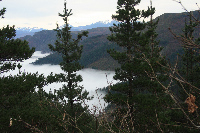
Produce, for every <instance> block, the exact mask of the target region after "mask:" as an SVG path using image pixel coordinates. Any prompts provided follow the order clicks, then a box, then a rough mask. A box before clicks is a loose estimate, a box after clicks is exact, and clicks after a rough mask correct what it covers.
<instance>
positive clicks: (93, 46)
mask: <svg viewBox="0 0 200 133" xmlns="http://www.w3.org/2000/svg"><path fill="white" fill-rule="evenodd" d="M193 15H194V16H195V17H197V18H198V16H199V13H198V11H194V12H193ZM157 19H159V23H158V25H157V29H156V32H157V33H158V37H157V39H158V40H160V46H162V47H164V49H163V51H162V53H161V54H162V55H165V56H166V57H167V58H169V59H171V60H174V59H176V56H177V53H180V54H181V53H183V50H182V47H181V43H180V42H179V41H178V40H176V39H175V38H174V36H173V35H172V33H171V32H170V31H169V28H170V29H171V31H172V32H173V33H175V34H177V35H181V34H183V29H184V25H185V20H187V21H189V17H188V13H165V14H163V15H161V16H159V17H157V18H155V19H154V20H157ZM113 23H114V22H113V21H111V22H107V23H104V22H97V23H95V24H91V25H88V26H85V27H79V29H78V28H77V30H76V31H73V30H72V32H71V33H72V37H73V38H76V36H77V35H78V33H79V32H80V30H81V29H87V28H88V31H89V36H88V37H87V38H83V40H82V41H81V42H80V44H81V45H83V53H82V57H81V61H80V62H81V64H82V65H84V66H85V67H88V68H95V69H102V70H113V69H114V68H116V67H117V66H119V64H117V62H116V61H114V60H113V59H112V58H111V57H110V56H109V55H108V53H107V49H113V48H115V49H118V50H121V49H120V48H119V47H118V46H117V45H116V44H114V43H112V42H109V41H108V40H107V36H108V35H109V34H110V31H109V28H108V27H109V26H112V24H113ZM96 26H98V28H97V27H96ZM93 27H94V28H93ZM73 29H76V28H73ZM199 32H200V27H197V28H196V29H195V31H194V37H199ZM21 39H23V40H24V39H25V40H27V41H29V45H30V47H35V48H36V50H37V51H43V52H51V51H50V50H49V48H48V44H54V42H55V40H56V32H55V31H53V30H42V31H40V32H36V33H35V34H34V35H32V36H31V35H27V36H25V37H22V38H21ZM61 60H62V59H61V57H60V56H59V55H57V54H51V55H49V56H47V57H45V58H43V59H40V60H38V61H37V62H36V64H59V62H60V61H61Z"/></svg>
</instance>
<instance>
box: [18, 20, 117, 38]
mask: <svg viewBox="0 0 200 133" xmlns="http://www.w3.org/2000/svg"><path fill="white" fill-rule="evenodd" d="M113 23H118V22H117V21H114V20H113V21H99V22H96V23H92V24H90V25H85V26H78V27H73V26H72V25H70V27H71V31H81V30H87V29H92V28H97V27H110V26H112V25H113ZM55 28H56V25H55ZM42 30H47V29H43V28H37V27H33V28H30V27H22V28H16V37H15V38H20V37H24V36H26V35H31V36H32V35H34V33H35V32H39V31H42Z"/></svg>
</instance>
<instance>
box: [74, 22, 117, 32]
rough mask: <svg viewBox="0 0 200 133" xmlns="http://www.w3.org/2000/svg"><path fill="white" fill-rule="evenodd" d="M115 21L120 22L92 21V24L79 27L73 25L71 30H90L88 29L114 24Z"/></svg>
mask: <svg viewBox="0 0 200 133" xmlns="http://www.w3.org/2000/svg"><path fill="white" fill-rule="evenodd" d="M114 23H118V22H117V21H114V20H113V21H99V22H96V23H92V24H90V25H86V26H79V27H73V26H71V27H72V28H71V30H72V31H81V30H88V29H92V28H98V27H110V26H113V24H114Z"/></svg>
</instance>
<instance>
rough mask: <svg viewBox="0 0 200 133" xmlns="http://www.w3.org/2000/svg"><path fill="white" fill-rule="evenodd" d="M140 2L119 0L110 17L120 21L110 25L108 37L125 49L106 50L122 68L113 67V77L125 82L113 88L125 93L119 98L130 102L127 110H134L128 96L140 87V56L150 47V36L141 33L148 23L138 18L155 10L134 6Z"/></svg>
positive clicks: (143, 66)
mask: <svg viewBox="0 0 200 133" xmlns="http://www.w3.org/2000/svg"><path fill="white" fill-rule="evenodd" d="M139 3H140V0H136V1H132V0H119V1H118V7H117V9H118V11H117V12H116V13H117V15H113V16H112V18H113V19H115V20H117V21H119V22H120V23H119V24H118V25H116V24H114V26H113V27H111V28H110V31H111V32H112V34H111V36H109V37H108V40H110V41H113V42H116V43H117V44H118V45H119V46H121V47H122V48H123V49H124V50H123V51H122V52H121V51H120V52H119V51H116V50H114V49H113V50H108V53H109V54H110V55H111V57H112V58H114V59H115V60H117V61H118V63H119V64H121V68H118V69H116V70H115V76H114V79H115V80H120V81H121V82H123V83H124V84H123V85H122V86H121V87H120V88H118V87H117V88H116V90H115V89H114V88H115V87H113V90H114V91H119V92H121V93H123V94H125V95H123V96H122V97H121V98H120V99H119V100H122V99H123V100H122V101H124V102H126V101H127V100H128V101H129V102H130V103H129V104H130V105H131V108H130V113H132V112H133V106H132V104H133V103H131V101H132V100H131V99H132V97H133V96H134V93H135V92H136V90H137V89H140V88H142V87H143V85H142V82H143V78H144V76H142V75H144V74H145V72H144V68H145V65H143V64H144V62H143V61H142V60H141V56H142V54H143V53H145V52H146V53H148V52H149V50H150V47H149V45H148V41H149V38H148V37H149V36H148V37H147V36H146V34H145V33H144V32H143V31H144V30H145V28H146V25H147V24H146V23H145V22H140V21H139V20H141V19H142V18H146V17H148V16H149V15H151V14H152V13H154V9H150V8H149V9H148V10H147V11H144V10H143V11H140V10H138V9H135V6H136V5H138V4H139ZM149 34H150V33H149ZM127 98H128V99H127ZM115 102H116V101H115ZM118 102H119V101H118Z"/></svg>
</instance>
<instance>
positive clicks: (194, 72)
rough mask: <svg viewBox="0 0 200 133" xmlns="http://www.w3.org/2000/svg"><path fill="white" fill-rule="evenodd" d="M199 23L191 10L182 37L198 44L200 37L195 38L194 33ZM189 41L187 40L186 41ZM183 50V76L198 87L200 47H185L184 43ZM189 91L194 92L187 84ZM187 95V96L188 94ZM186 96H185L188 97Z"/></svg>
mask: <svg viewBox="0 0 200 133" xmlns="http://www.w3.org/2000/svg"><path fill="white" fill-rule="evenodd" d="M197 25H198V23H197V22H194V21H193V20H192V12H190V15H189V24H188V22H187V20H185V28H184V30H183V32H184V35H182V37H184V38H185V39H187V41H193V42H195V44H196V45H197V46H198V45H199V42H200V38H195V37H194V35H193V33H194V31H195V27H196V26H197ZM185 43H187V42H185ZM183 50H184V54H183V55H181V59H182V60H181V69H180V73H181V74H182V76H183V77H184V78H185V80H186V81H187V82H189V83H191V84H192V85H194V86H196V87H198V86H199V85H200V84H199V83H200V82H199V78H200V76H199V73H200V64H199V60H200V55H199V52H200V51H199V49H198V48H192V47H185V46H184V45H183ZM185 87H186V88H185V89H186V90H187V92H188V93H189V94H190V93H194V92H193V91H192V90H193V89H192V88H191V86H189V85H186V86H185ZM186 97H187V96H186ZM186 97H183V99H184V98H186Z"/></svg>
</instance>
